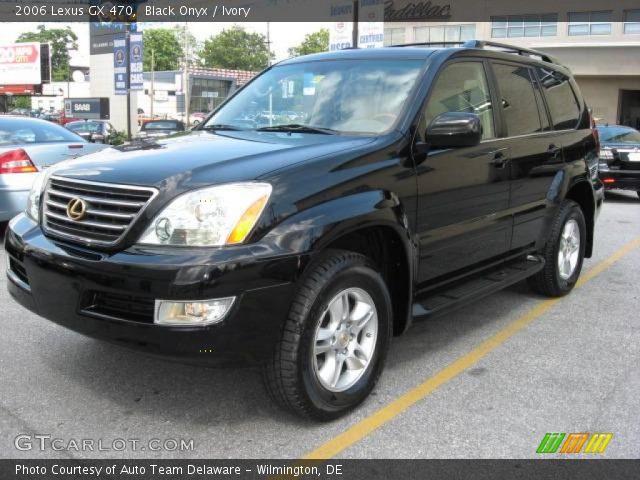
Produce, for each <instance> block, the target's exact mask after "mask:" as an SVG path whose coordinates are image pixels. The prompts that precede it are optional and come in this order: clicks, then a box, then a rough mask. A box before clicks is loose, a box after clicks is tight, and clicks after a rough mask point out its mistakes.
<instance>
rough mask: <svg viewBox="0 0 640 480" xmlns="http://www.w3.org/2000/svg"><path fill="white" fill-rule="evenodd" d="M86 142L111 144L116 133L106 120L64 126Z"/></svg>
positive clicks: (82, 121) (83, 121) (86, 121)
mask: <svg viewBox="0 0 640 480" xmlns="http://www.w3.org/2000/svg"><path fill="white" fill-rule="evenodd" d="M65 127H66V128H68V129H69V130H71V131H72V132H75V133H77V134H78V135H80V136H81V137H82V138H84V139H85V140H86V141H88V142H92V143H106V144H108V145H111V144H113V142H114V140H115V139H116V137H117V134H118V131H117V130H116V129H115V128H114V127H113V125H111V123H109V122H108V121H107V120H79V121H77V122H69V123H67V124H66V125H65Z"/></svg>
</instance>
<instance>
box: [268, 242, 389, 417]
mask: <svg viewBox="0 0 640 480" xmlns="http://www.w3.org/2000/svg"><path fill="white" fill-rule="evenodd" d="M391 332H392V319H391V300H390V297H389V293H388V290H387V287H386V284H385V282H384V280H383V279H382V277H381V275H380V274H379V273H378V271H377V270H376V268H375V267H374V265H373V264H372V262H371V261H370V260H369V259H367V258H366V257H364V256H362V255H360V254H357V253H352V252H347V251H341V250H332V251H327V252H326V253H325V254H323V256H322V258H320V259H319V260H318V261H316V262H315V263H314V264H313V265H311V266H310V267H309V271H308V273H307V274H305V276H304V278H303V279H302V281H301V284H300V287H299V288H298V291H297V294H296V297H295V299H294V301H293V304H292V306H291V310H290V313H289V317H288V319H287V321H286V324H285V328H284V331H283V333H282V338H281V340H280V342H279V344H278V345H277V347H276V351H275V354H274V357H273V359H272V361H270V362H269V363H268V364H267V365H266V366H265V368H264V380H265V385H266V388H267V391H268V392H269V394H270V395H271V397H272V398H273V399H274V400H275V401H276V402H277V403H278V404H280V405H281V406H283V407H285V408H287V409H289V410H293V411H294V412H296V413H298V414H301V415H303V416H307V417H312V418H315V419H318V420H331V419H334V418H337V417H339V416H341V415H343V414H345V413H346V412H348V411H349V410H351V409H353V408H354V407H355V406H357V405H358V404H360V403H361V402H362V401H363V400H364V399H365V398H366V397H367V396H368V395H369V393H370V392H371V390H372V389H373V387H374V386H375V383H376V381H377V380H378V377H379V376H380V373H381V372H382V368H383V364H384V360H385V356H386V352H387V348H388V345H389V340H390V338H391Z"/></svg>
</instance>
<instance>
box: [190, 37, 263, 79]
mask: <svg viewBox="0 0 640 480" xmlns="http://www.w3.org/2000/svg"><path fill="white" fill-rule="evenodd" d="M200 58H201V60H202V62H203V64H204V66H205V67H214V68H230V69H233V70H252V71H255V70H262V69H263V68H266V67H267V66H268V64H269V60H272V59H273V58H274V55H273V53H272V52H271V51H269V47H268V46H267V40H266V38H265V36H264V35H262V34H261V33H250V32H247V31H246V30H244V29H243V28H242V27H239V26H234V27H233V28H231V29H229V30H223V31H222V32H221V33H220V34H219V35H216V36H212V37H210V38H208V39H207V40H205V42H204V46H203V47H202V50H201V52H200Z"/></svg>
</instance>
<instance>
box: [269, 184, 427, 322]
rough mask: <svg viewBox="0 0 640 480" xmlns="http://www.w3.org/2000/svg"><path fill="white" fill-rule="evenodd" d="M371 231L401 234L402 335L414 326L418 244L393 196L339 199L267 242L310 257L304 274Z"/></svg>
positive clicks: (378, 193) (292, 220)
mask: <svg viewBox="0 0 640 480" xmlns="http://www.w3.org/2000/svg"><path fill="white" fill-rule="evenodd" d="M369 227H387V228H389V229H391V230H393V231H394V232H395V233H396V234H397V238H398V239H399V240H400V241H401V244H402V246H403V250H404V258H405V259H406V264H407V267H408V268H407V271H408V272H409V278H408V279H407V280H408V281H407V284H408V285H409V292H407V293H408V295H407V296H406V299H407V312H408V313H407V318H406V319H402V331H405V330H406V329H407V328H408V327H409V325H410V324H411V316H410V315H409V313H410V312H411V308H410V307H411V302H412V299H413V285H414V283H415V281H416V278H415V276H416V273H417V265H416V261H417V258H418V255H417V244H416V242H415V241H414V239H413V235H412V233H411V231H410V228H409V220H408V217H407V214H406V212H405V208H404V206H403V205H402V203H401V202H400V200H399V198H398V197H397V196H396V195H395V194H393V193H392V192H388V191H383V190H371V191H367V192H359V193H354V194H352V195H347V196H344V197H340V198H336V199H333V200H330V201H327V202H324V203H321V204H318V205H315V206H313V207H312V208H309V209H307V210H304V211H301V212H299V213H297V214H295V215H293V216H291V217H289V218H288V219H287V220H285V221H284V222H282V223H281V224H279V225H277V226H276V227H275V228H273V229H272V230H271V231H270V232H269V233H268V234H267V235H265V237H264V238H263V240H262V241H263V242H265V243H268V244H272V245H274V246H276V248H277V249H278V250H281V251H286V252H289V253H294V254H300V255H303V254H306V261H305V263H304V264H302V265H301V266H300V270H299V271H300V273H302V271H303V270H304V268H305V267H306V265H308V263H310V262H311V261H312V260H313V258H315V256H316V255H317V254H318V253H319V252H321V251H322V250H324V249H325V248H327V247H329V246H330V245H331V244H332V243H333V242H335V241H336V240H338V239H340V238H342V237H344V236H345V235H348V234H350V233H353V232H356V231H358V230H362V229H365V228H369Z"/></svg>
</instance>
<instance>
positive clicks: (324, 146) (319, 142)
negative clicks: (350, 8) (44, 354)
mask: <svg viewBox="0 0 640 480" xmlns="http://www.w3.org/2000/svg"><path fill="white" fill-rule="evenodd" d="M291 112H295V116H296V117H295V118H296V120H292V119H291ZM598 148H599V147H598V137H597V135H596V133H595V132H594V130H593V129H592V122H591V118H590V114H589V111H588V109H587V106H586V105H585V102H584V100H583V98H582V96H581V94H580V91H579V89H578V87H577V85H576V83H575V81H574V80H573V78H572V76H571V74H570V72H569V71H568V70H567V69H566V68H564V67H563V66H561V65H560V64H558V63H557V62H555V61H554V59H552V58H550V57H548V56H546V55H544V54H542V53H539V52H535V51H526V50H522V49H517V48H515V47H508V46H504V45H503V46H500V45H498V44H487V43H483V42H478V41H473V42H470V43H467V44H465V45H464V46H463V47H460V48H440V49H437V48H436V49H432V48H426V47H424V46H423V47H404V48H381V49H371V50H345V51H340V52H334V53H326V54H319V55H313V56H308V57H301V58H296V59H292V60H287V61H284V62H282V63H280V64H278V65H276V66H274V67H272V68H269V69H268V70H266V71H265V72H264V73H262V74H261V75H259V76H258V77H257V78H255V79H254V80H253V81H252V82H250V83H249V84H248V85H246V86H245V87H244V88H243V89H241V90H240V91H238V92H237V93H236V94H235V95H234V96H233V97H232V98H230V99H229V100H228V101H227V102H226V103H225V104H224V105H222V106H221V107H220V108H219V109H218V110H217V111H216V112H215V113H214V114H212V115H211V116H210V117H209V118H207V119H206V120H205V121H203V122H202V123H201V125H200V126H198V127H197V128H196V129H195V130H194V131H191V132H186V133H184V134H180V135H178V136H174V137H172V138H169V139H164V140H158V141H155V142H154V141H144V142H139V143H137V144H134V145H130V146H124V147H117V148H109V149H107V150H104V151H102V152H100V153H97V154H93V155H90V156H87V157H85V159H80V160H76V161H74V162H64V163H63V164H60V165H59V166H58V167H57V168H54V169H50V170H48V171H47V172H46V174H45V175H43V176H41V177H39V181H38V182H37V183H36V185H35V186H34V188H33V190H32V192H31V195H30V200H29V205H28V208H27V210H26V212H25V213H24V214H21V215H20V216H18V217H17V218H15V219H14V220H13V221H12V222H11V224H10V226H9V229H8V232H7V234H6V240H5V244H6V251H7V254H8V276H9V282H8V286H9V287H8V288H9V290H10V292H11V294H12V295H13V297H14V298H15V299H17V301H18V302H20V303H21V304H22V305H24V306H25V307H27V308H29V309H31V310H33V311H34V312H36V313H38V314H39V315H41V316H43V317H46V318H48V319H49V320H52V321H53V322H56V323H58V324H60V325H63V326H65V327H68V328H71V329H73V330H76V331H78V332H81V333H83V334H86V335H90V336H93V337H97V338H102V339H105V340H108V341H111V342H115V343H118V344H121V345H125V346H131V347H134V348H141V349H145V350H146V351H148V352H151V353H154V354H167V355H174V356H182V357H183V358H185V359H187V360H202V361H209V360H210V359H216V360H218V359H224V360H225V361H228V360H229V359H247V360H251V361H253V362H256V363H259V364H261V365H262V366H263V367H264V378H265V383H266V385H267V388H268V390H269V392H270V394H271V396H272V397H273V398H274V399H275V400H276V401H277V402H279V403H280V404H282V405H283V406H285V407H288V408H290V409H292V410H294V411H296V412H298V413H301V414H304V415H308V416H312V417H315V418H319V419H330V418H335V417H337V416H339V415H341V414H343V413H344V412H346V411H348V410H349V409H351V408H353V407H354V406H356V405H357V404H359V403H360V402H361V401H363V400H364V399H365V398H366V397H367V395H368V394H369V392H370V391H371V390H372V388H373V387H374V385H375V383H376V380H377V379H378V377H379V375H380V373H381V371H382V367H383V364H384V362H385V355H386V352H387V349H388V347H389V342H390V339H391V337H392V335H394V334H396V335H397V334H401V333H403V332H405V331H406V330H407V328H408V327H409V326H410V325H411V323H412V322H413V321H415V320H417V319H420V318H424V317H429V316H431V315H435V314H440V313H442V312H446V311H448V310H449V309H451V308H453V307H456V306H458V305H460V304H461V303H464V302H467V301H470V300H473V299H477V298H479V297H482V296H484V295H486V294H488V293H491V292H494V291H496V290H498V289H500V288H503V287H505V286H507V285H510V284H513V283H514V282H517V281H520V280H523V279H525V278H528V279H529V280H530V283H531V285H532V286H533V288H534V289H535V290H536V291H537V292H540V293H543V294H545V295H549V296H559V295H564V294H566V293H568V292H569V291H570V290H571V289H572V288H573V286H574V285H575V283H576V281H577V279H578V276H579V275H580V270H581V268H582V262H583V258H584V257H590V256H591V252H592V249H593V233H594V223H595V219H596V216H597V212H598V211H599V207H600V205H601V203H602V199H603V187H602V185H601V183H600V180H599V179H598V172H597V163H598ZM203 349H206V350H207V351H209V350H210V351H211V352H212V353H207V354H206V355H204V354H202V353H200V351H201V350H203Z"/></svg>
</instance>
